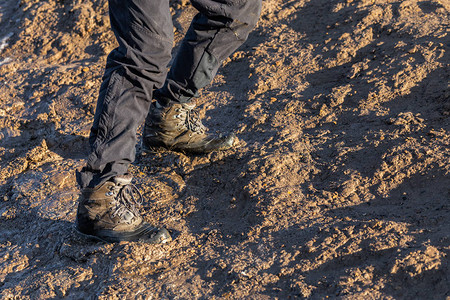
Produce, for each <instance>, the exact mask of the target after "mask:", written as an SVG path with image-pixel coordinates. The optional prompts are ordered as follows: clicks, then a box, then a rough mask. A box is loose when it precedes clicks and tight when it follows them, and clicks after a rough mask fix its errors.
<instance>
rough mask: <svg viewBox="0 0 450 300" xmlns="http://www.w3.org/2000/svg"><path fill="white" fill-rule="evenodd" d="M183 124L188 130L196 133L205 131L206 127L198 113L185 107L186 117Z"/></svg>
mask: <svg viewBox="0 0 450 300" xmlns="http://www.w3.org/2000/svg"><path fill="white" fill-rule="evenodd" d="M184 126H186V128H187V129H188V130H190V131H192V132H195V133H198V134H202V133H205V131H206V127H205V126H204V125H203V124H202V121H201V120H200V113H199V112H198V111H195V110H193V109H186V119H185V121H184Z"/></svg>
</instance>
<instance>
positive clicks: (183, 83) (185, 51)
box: [156, 0, 261, 104]
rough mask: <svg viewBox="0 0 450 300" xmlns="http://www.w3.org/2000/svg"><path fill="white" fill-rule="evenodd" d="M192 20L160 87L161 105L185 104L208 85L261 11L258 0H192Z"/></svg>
mask: <svg viewBox="0 0 450 300" xmlns="http://www.w3.org/2000/svg"><path fill="white" fill-rule="evenodd" d="M191 2H192V5H193V6H194V7H195V8H196V9H197V10H198V11H199V13H198V14H197V15H196V16H195V18H194V19H193V21H192V24H191V26H190V27H189V30H188V32H187V33H186V36H185V38H184V40H183V41H182V43H181V45H180V49H179V51H178V53H177V55H176V57H175V60H174V62H173V65H172V67H171V69H170V72H169V74H168V76H167V80H166V81H165V84H164V86H163V88H161V89H160V90H158V91H157V92H156V97H158V98H159V99H161V98H162V99H161V100H160V102H161V104H165V103H163V102H166V101H167V100H169V101H175V102H182V103H186V102H189V100H191V99H192V98H193V97H195V96H196V95H197V92H198V91H199V90H200V89H202V88H203V87H205V86H206V85H208V84H209V83H210V82H211V80H212V79H213V78H214V76H215V75H216V73H217V70H218V69H219V67H220V65H221V64H222V62H223V61H224V60H225V59H226V58H227V57H228V56H230V55H231V54H232V53H233V52H234V51H235V50H236V49H237V48H238V47H239V46H241V45H242V44H243V43H244V42H245V41H246V40H247V38H248V35H249V33H250V32H251V31H252V30H253V28H254V27H255V26H256V23H257V21H258V19H259V15H260V13H261V0H220V1H218V0H192V1H191Z"/></svg>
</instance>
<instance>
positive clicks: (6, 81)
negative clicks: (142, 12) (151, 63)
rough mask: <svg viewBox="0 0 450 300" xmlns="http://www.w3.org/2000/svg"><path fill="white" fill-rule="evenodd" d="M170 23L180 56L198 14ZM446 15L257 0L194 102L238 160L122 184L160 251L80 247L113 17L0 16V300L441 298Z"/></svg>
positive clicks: (182, 5)
mask: <svg viewBox="0 0 450 300" xmlns="http://www.w3.org/2000/svg"><path fill="white" fill-rule="evenodd" d="M171 7H172V13H173V19H174V26H175V33H176V42H177V43H179V41H180V39H181V37H182V36H183V33H184V32H185V30H186V28H187V26H188V24H189V20H190V18H191V17H192V16H193V15H194V14H195V10H194V9H193V8H192V7H191V6H190V5H189V4H188V3H187V2H186V1H184V0H183V1H181V2H180V1H178V0H177V1H171ZM449 16H450V3H449V1H448V0H430V1H417V0H409V1H388V0H333V1H330V0H315V1H312V0H311V1H306V0H284V1H281V0H265V1H264V6H263V12H262V16H261V20H260V22H259V24H258V26H257V28H256V29H255V30H254V32H253V33H252V34H251V36H250V38H249V40H248V41H247V43H246V44H245V45H244V46H242V47H241V48H240V49H239V50H238V51H237V52H236V53H235V54H234V55H232V57H230V58H229V59H228V60H227V61H226V62H225V63H224V66H223V68H222V69H221V71H220V72H219V74H218V76H217V77H216V78H215V80H214V82H213V83H212V85H210V86H208V88H207V89H205V90H204V91H203V92H202V95H201V97H200V98H199V99H198V104H199V107H200V109H201V113H202V114H203V116H204V118H205V123H206V125H207V126H208V127H210V128H214V130H215V129H219V128H220V129H221V130H236V132H237V134H238V137H239V140H240V143H239V147H238V148H237V149H234V150H229V151H226V152H223V153H212V154H210V155H205V156H186V155H183V154H178V153H173V152H162V153H158V154H154V155H149V154H147V155H144V154H142V153H140V154H139V155H138V157H137V159H136V162H135V163H134V164H133V165H132V167H131V172H132V173H133V175H134V176H135V182H136V184H137V185H138V186H139V187H140V188H141V190H142V192H143V194H144V196H145V203H144V211H145V213H144V216H145V218H146V220H147V221H149V222H151V223H154V224H159V225H165V226H166V227H167V228H169V229H170V230H171V231H172V233H173V236H174V238H175V239H174V241H173V242H171V243H169V244H166V245H157V246H152V245H147V244H141V243H126V242H123V243H119V244H104V243H96V242H92V241H87V240H85V239H83V238H81V237H79V236H78V235H76V234H75V232H74V230H73V222H74V218H75V212H76V206H77V198H78V193H79V190H78V187H77V185H76V183H75V176H74V173H75V170H76V169H79V168H81V167H82V166H83V165H84V163H85V160H84V159H85V158H86V155H87V151H88V150H87V149H88V143H87V137H88V134H89V128H90V124H91V122H92V118H93V112H94V109H95V102H96V94H97V91H98V89H99V85H100V82H101V76H102V72H103V67H104V64H105V59H106V55H107V53H108V52H109V51H110V50H111V49H113V48H114V47H115V41H114V37H113V35H112V33H111V31H110V30H109V20H108V16H107V4H106V2H105V1H104V0H84V1H82V0H20V1H16V0H2V1H1V2H0V28H1V29H0V49H1V50H0V141H1V142H0V168H1V169H0V192H1V193H0V195H1V197H0V199H1V200H0V224H1V235H0V295H1V298H3V299H16V297H17V298H18V299H49V298H62V297H68V298H75V299H90V298H92V299H95V298H101V299H124V298H129V299H133V298H137V299H197V298H203V299H219V298H220V299H221V298H230V299H242V298H246V299H288V298H313V299H317V298H335V297H339V298H344V299H374V298H376V299H430V298H433V299H449V297H450V284H449V282H450V278H449V276H450V266H449V262H448V260H449V254H450V253H449V252H450V237H449V234H450V201H449V200H450V176H449V175H450V174H449V173H450V132H449V131H450V125H449V115H450V92H449V86H448V82H449V78H450V74H449V73H450V69H449V61H450V59H449V53H450V49H449V47H450V37H449V33H448V28H449V23H450V22H449ZM138 148H139V146H138ZM138 152H140V150H139V149H138Z"/></svg>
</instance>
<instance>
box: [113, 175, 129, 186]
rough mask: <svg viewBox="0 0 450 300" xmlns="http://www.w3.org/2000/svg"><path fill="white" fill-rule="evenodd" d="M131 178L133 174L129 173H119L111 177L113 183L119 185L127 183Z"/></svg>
mask: <svg viewBox="0 0 450 300" xmlns="http://www.w3.org/2000/svg"><path fill="white" fill-rule="evenodd" d="M132 179H133V176H131V175H120V176H116V177H114V178H113V179H112V181H113V182H114V183H115V184H119V185H127V184H130V183H131V180H132Z"/></svg>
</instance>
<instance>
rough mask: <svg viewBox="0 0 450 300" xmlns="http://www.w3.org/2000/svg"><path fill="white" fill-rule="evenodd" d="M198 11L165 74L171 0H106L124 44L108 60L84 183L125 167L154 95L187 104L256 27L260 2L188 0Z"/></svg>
mask: <svg viewBox="0 0 450 300" xmlns="http://www.w3.org/2000/svg"><path fill="white" fill-rule="evenodd" d="M191 3H192V5H193V6H194V7H195V8H196V9H197V10H198V14H197V15H196V16H195V17H194V18H193V20H192V23H191V25H190V27H189V29H188V31H187V33H186V35H185V37H184V39H183V41H182V42H181V45H180V47H179V50H178V52H177V54H176V56H175V58H174V61H173V63H172V65H171V68H170V71H169V72H167V66H168V64H169V62H170V60H171V52H172V47H173V24H172V17H171V14H170V7H169V0H109V15H110V20H111V28H112V30H113V32H114V34H115V36H116V39H117V41H118V44H119V46H118V47H117V48H116V49H114V50H113V51H112V52H111V53H110V54H109V55H108V58H107V62H106V68H105V74H104V77H103V82H102V85H101V87H100V92H99V97H98V100H97V107H96V111H95V116H94V122H93V125H92V128H91V132H90V137H89V143H90V146H91V152H90V154H89V156H88V159H87V164H86V166H85V167H84V168H83V169H82V170H81V171H80V172H77V181H78V184H79V185H80V186H81V188H85V187H94V186H96V185H98V184H100V183H102V182H105V181H107V180H109V179H111V178H112V177H114V176H117V175H123V174H126V173H127V170H128V166H129V164H130V163H132V162H133V161H134V159H135V154H136V153H135V152H136V150H135V149H136V148H135V147H136V143H137V136H136V132H137V128H138V126H139V125H140V124H142V123H143V121H144V119H145V117H146V115H147V113H148V110H149V108H150V104H151V101H152V99H158V101H160V102H161V103H162V104H167V103H168V102H172V101H173V102H181V103H183V102H188V101H190V100H191V98H193V97H195V96H196V95H197V92H198V91H199V90H200V89H201V88H203V87H205V86H206V85H208V84H209V83H210V82H211V80H212V79H213V78H214V76H215V75H216V73H217V70H218V68H219V66H220V65H221V64H222V62H223V61H224V60H225V59H226V58H227V57H228V56H229V55H230V54H231V53H232V52H234V51H235V50H236V49H237V48H238V47H239V46H240V45H241V44H242V43H243V42H244V41H245V40H246V39H247V37H248V34H249V33H250V31H251V30H252V29H253V28H254V27H255V25H256V22H257V20H258V18H259V15H260V12H261V0H191Z"/></svg>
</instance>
